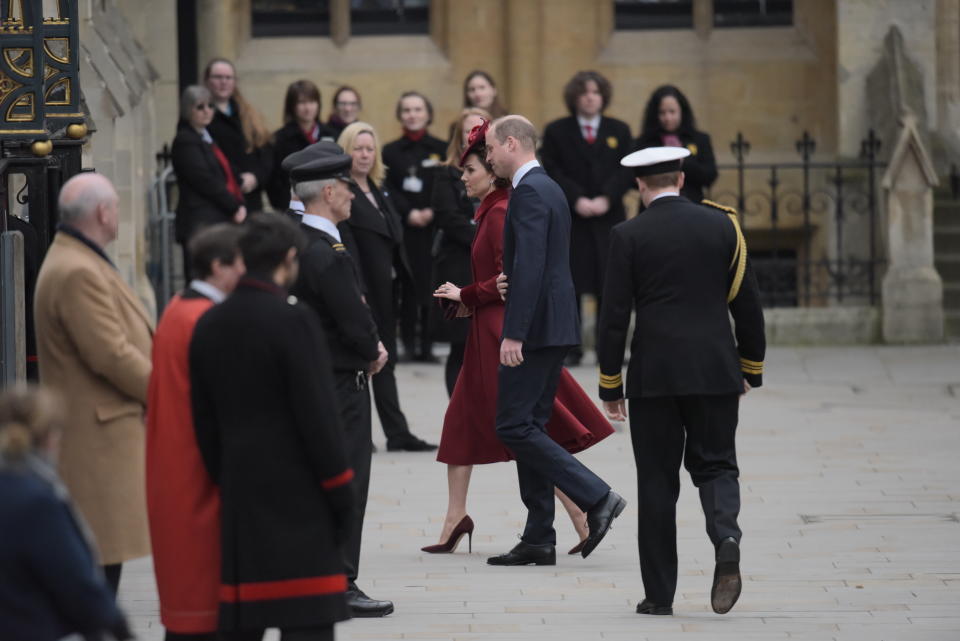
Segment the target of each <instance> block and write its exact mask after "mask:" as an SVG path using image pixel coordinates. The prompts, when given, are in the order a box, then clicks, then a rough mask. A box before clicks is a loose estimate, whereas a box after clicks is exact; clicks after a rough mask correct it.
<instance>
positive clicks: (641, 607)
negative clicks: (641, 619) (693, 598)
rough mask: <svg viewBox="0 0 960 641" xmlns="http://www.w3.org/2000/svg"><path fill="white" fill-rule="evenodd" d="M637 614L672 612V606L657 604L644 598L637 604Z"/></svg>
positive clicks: (667, 613)
mask: <svg viewBox="0 0 960 641" xmlns="http://www.w3.org/2000/svg"><path fill="white" fill-rule="evenodd" d="M637 614H666V615H670V614H673V606H671V605H657V604H656V603H654V602H653V601H651V600H649V599H644V600H643V601H641V602H640V603H638V604H637Z"/></svg>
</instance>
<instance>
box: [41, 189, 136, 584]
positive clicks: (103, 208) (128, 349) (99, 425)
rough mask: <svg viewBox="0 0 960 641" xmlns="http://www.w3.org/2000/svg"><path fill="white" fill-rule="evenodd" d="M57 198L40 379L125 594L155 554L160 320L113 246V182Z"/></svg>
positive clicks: (105, 556)
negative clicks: (154, 391)
mask: <svg viewBox="0 0 960 641" xmlns="http://www.w3.org/2000/svg"><path fill="white" fill-rule="evenodd" d="M58 207H59V214H60V226H59V227H58V229H57V234H56V236H55V237H54V240H53V243H52V245H51V246H50V250H49V251H48V252H47V255H46V258H45V259H44V261H43V264H42V266H41V267H40V274H39V276H38V278H37V291H36V297H35V303H34V306H35V322H36V333H37V351H38V356H39V365H40V382H41V383H42V384H43V385H45V386H48V387H50V388H52V389H54V390H56V391H57V392H59V393H60V394H62V395H63V396H64V397H65V400H66V402H67V405H68V409H69V414H68V416H69V417H70V419H69V421H68V424H67V427H66V429H65V430H64V431H63V437H62V438H63V440H62V444H61V452H60V458H59V461H58V469H59V472H60V476H61V477H62V478H63V480H64V482H65V483H66V485H67V488H68V489H69V490H70V494H71V496H72V497H73V499H74V501H75V503H76V505H77V507H78V508H79V510H80V513H81V514H82V515H83V517H84V518H85V519H86V521H87V523H88V524H89V525H90V529H91V530H92V531H93V534H94V537H95V538H96V543H97V549H98V551H99V555H100V563H102V564H103V566H104V572H105V573H106V575H107V580H108V581H109V582H110V585H111V587H112V588H113V590H114V593H116V589H117V586H118V584H119V582H120V570H121V567H122V563H123V562H124V561H127V560H130V559H135V558H137V557H142V556H146V555H148V554H150V539H149V533H148V529H147V512H146V497H145V490H144V424H143V414H144V405H145V403H146V400H147V381H148V379H149V378H150V368H151V364H150V346H151V342H152V338H153V320H152V319H151V318H150V316H149V314H148V313H147V311H146V309H145V308H144V306H143V304H142V303H141V302H140V300H139V299H138V298H137V296H136V294H134V292H133V291H132V290H131V289H130V287H129V286H128V285H127V284H126V283H125V282H124V280H123V278H122V277H121V276H120V273H119V272H118V271H117V268H116V267H115V266H114V264H113V263H112V262H111V260H110V258H109V257H108V256H107V254H106V253H105V252H104V247H106V246H107V245H108V244H110V243H111V242H112V241H113V240H114V239H116V237H117V225H118V198H117V192H116V191H115V190H114V188H113V185H112V184H110V181H109V180H107V179H106V178H104V177H103V176H100V175H98V174H93V173H83V174H79V175H77V176H74V177H73V178H71V179H70V180H68V181H67V182H66V183H65V184H64V186H63V189H62V190H61V191H60V198H59V202H58Z"/></svg>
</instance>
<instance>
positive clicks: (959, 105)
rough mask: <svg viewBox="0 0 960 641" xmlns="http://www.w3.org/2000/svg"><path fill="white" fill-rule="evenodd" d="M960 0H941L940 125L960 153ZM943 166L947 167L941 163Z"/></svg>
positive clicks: (949, 143)
mask: <svg viewBox="0 0 960 641" xmlns="http://www.w3.org/2000/svg"><path fill="white" fill-rule="evenodd" d="M958 128H960V0H937V129H938V133H939V134H940V136H941V138H942V139H943V142H944V144H945V146H946V147H947V148H948V149H949V151H950V152H951V156H953V157H954V158H956V157H957V155H960V135H958V134H957V129H958ZM941 169H943V167H942V166H941Z"/></svg>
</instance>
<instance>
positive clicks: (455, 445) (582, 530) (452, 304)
mask: <svg viewBox="0 0 960 641" xmlns="http://www.w3.org/2000/svg"><path fill="white" fill-rule="evenodd" d="M488 124H489V123H486V122H485V123H484V124H483V125H481V126H479V127H475V128H474V129H473V131H472V132H471V133H470V140H469V143H468V145H467V149H466V151H464V153H463V156H462V157H461V159H460V165H461V166H462V167H463V178H462V180H463V183H464V185H465V186H466V188H467V195H468V196H470V197H471V198H479V199H481V203H480V207H479V209H477V212H476V214H475V216H474V219H475V221H476V224H477V232H476V237H475V238H474V241H473V246H472V248H471V255H470V262H471V271H472V272H473V284H472V285H467V286H466V287H464V288H462V289H460V288H459V287H457V286H456V285H454V284H453V283H445V284H443V285H441V286H440V287H439V288H438V289H437V291H436V292H435V293H434V296H435V297H437V298H439V299H441V301H442V303H443V304H444V306H445V309H446V310H447V312H448V315H450V316H453V315H454V314H456V315H459V316H468V315H469V316H471V318H472V320H471V323H470V333H469V335H468V336H467V347H466V351H465V353H464V359H463V366H462V368H461V369H460V376H459V377H458V378H457V384H456V386H455V387H454V389H453V395H452V396H451V398H450V405H449V407H448V408H447V414H446V416H445V417H444V420H443V433H442V435H441V437H440V450H439V451H438V453H437V460H438V461H440V462H441V463H446V464H447V483H448V488H449V503H448V506H447V516H446V519H445V521H444V524H443V530H442V532H441V533H440V543H439V544H437V545H431V546H427V547H425V548H423V551H424V552H452V551H453V550H454V549H456V546H457V544H458V543H459V541H460V539H461V538H462V537H463V535H464V534H466V535H467V536H468V537H470V538H471V539H472V535H473V521H472V520H471V519H470V517H469V516H468V515H467V488H468V487H469V484H470V473H471V471H472V470H473V466H474V465H479V464H483V463H497V462H500V461H509V460H511V459H512V458H513V455H512V453H511V452H510V450H508V449H507V448H506V447H505V446H504V445H503V444H502V443H501V442H500V439H498V438H497V434H496V430H495V427H494V425H495V417H496V410H497V367H498V365H499V362H500V347H499V345H500V335H501V333H502V330H503V310H504V307H503V301H502V300H501V299H500V295H499V293H497V285H496V280H497V276H498V275H499V274H500V272H502V271H503V225H504V219H505V217H506V213H507V198H508V196H509V192H508V191H507V187H508V186H509V184H510V183H509V181H507V180H504V179H502V178H497V177H496V176H494V174H493V171H492V170H491V168H490V166H489V165H488V164H487V163H486V160H485V158H484V155H485V148H484V139H485V136H486V131H487V125H488ZM547 431H548V432H549V434H550V436H551V437H552V438H553V439H554V440H555V441H557V442H558V443H560V444H561V445H563V446H564V447H565V448H567V450H569V451H570V452H579V451H581V450H584V449H586V448H588V447H590V446H591V445H593V444H594V443H596V442H598V441H600V440H602V439H604V438H606V437H607V436H609V435H610V434H612V433H613V428H612V427H610V423H608V422H607V420H606V419H605V418H604V417H603V415H602V414H601V413H600V411H599V410H598V409H597V407H596V405H594V403H593V401H591V400H590V398H589V397H588V396H587V395H586V393H584V391H583V390H582V389H581V388H580V386H579V385H578V384H577V382H576V381H575V380H574V379H573V377H572V376H571V375H570V373H569V372H567V371H566V370H563V373H562V374H561V377H560V384H559V387H558V389H557V397H556V401H555V402H554V405H553V416H552V418H551V419H550V422H549V424H548V425H547ZM557 496H558V498H559V499H560V501H561V502H562V503H563V505H564V507H565V508H566V509H567V512H568V513H569V514H570V518H571V519H572V520H573V526H574V528H576V530H577V534H578V535H579V537H580V540H581V541H583V540H584V539H586V537H587V527H586V517H585V515H584V514H583V512H581V511H580V509H579V508H577V506H576V505H574V504H573V503H572V502H571V501H570V499H568V498H567V497H566V496H564V495H563V494H562V493H561V492H559V491H557ZM579 548H580V544H578V545H577V546H576V547H575V548H574V550H571V553H575V552H579Z"/></svg>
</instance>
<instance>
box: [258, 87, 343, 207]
mask: <svg viewBox="0 0 960 641" xmlns="http://www.w3.org/2000/svg"><path fill="white" fill-rule="evenodd" d="M283 123H284V124H283V127H281V128H280V129H278V130H277V131H276V133H274V134H273V163H272V164H273V173H272V174H271V175H270V182H269V183H268V184H267V197H268V198H269V199H270V206H271V207H273V209H274V211H286V210H287V208H288V205H289V203H290V176H289V172H288V171H286V170H284V169H283V167H281V163H282V162H283V159H284V158H286V157H287V156H289V155H290V154H292V153H294V152H295V151H300V150H301V149H303V148H304V147H306V146H307V145H312V144H313V143H315V142H319V141H320V140H334V139H335V138H336V136H335V135H334V133H333V132H332V131H330V130H329V129H328V128H327V126H326V125H325V124H323V123H322V122H320V89H319V88H317V85H315V84H314V83H312V82H311V81H309V80H297V81H296V82H293V83H290V86H289V87H287V95H286V97H285V98H284V100H283Z"/></svg>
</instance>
